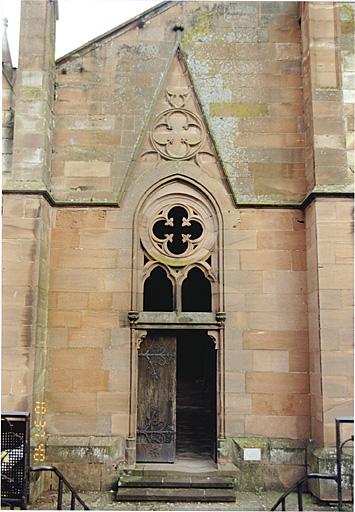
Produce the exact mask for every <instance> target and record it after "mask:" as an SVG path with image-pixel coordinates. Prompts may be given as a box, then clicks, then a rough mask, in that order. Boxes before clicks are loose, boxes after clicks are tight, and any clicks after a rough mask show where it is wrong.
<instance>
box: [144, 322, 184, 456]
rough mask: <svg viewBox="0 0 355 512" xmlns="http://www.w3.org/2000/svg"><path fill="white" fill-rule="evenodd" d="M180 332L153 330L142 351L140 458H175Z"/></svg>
mask: <svg viewBox="0 0 355 512" xmlns="http://www.w3.org/2000/svg"><path fill="white" fill-rule="evenodd" d="M175 444H176V336H174V335H171V334H168V333H167V334H165V333H164V332H162V331H150V332H149V333H148V335H147V337H146V339H145V340H144V341H143V342H142V344H141V346H140V349H139V352H138V410H137V462H174V461H175Z"/></svg>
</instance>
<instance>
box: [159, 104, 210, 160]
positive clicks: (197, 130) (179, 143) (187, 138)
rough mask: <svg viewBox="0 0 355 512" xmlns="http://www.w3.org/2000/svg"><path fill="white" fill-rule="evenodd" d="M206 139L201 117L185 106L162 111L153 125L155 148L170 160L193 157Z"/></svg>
mask: <svg viewBox="0 0 355 512" xmlns="http://www.w3.org/2000/svg"><path fill="white" fill-rule="evenodd" d="M203 141H204V130H203V127H202V124H201V121H200V119H199V118H198V117H197V116H196V115H195V114H194V113H193V112H190V111H189V110H186V109H184V108H172V109H169V110H166V111H165V112H162V113H161V114H160V115H159V116H158V117H157V120H156V122H155V125H154V127H153V131H152V135H151V142H152V145H153V147H154V149H155V150H156V151H157V152H158V153H159V154H160V155H162V156H163V157H165V158H168V159H170V160H187V159H189V158H191V157H193V156H194V155H195V154H196V153H197V152H198V150H199V149H200V148H201V145H202V143H203Z"/></svg>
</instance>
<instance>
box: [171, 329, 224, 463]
mask: <svg viewBox="0 0 355 512" xmlns="http://www.w3.org/2000/svg"><path fill="white" fill-rule="evenodd" d="M176 427H177V428H176V430H177V439H176V455H177V456H178V457H179V458H191V457H196V456H199V457H202V458H212V459H213V460H216V350H215V347H214V343H213V342H212V340H211V338H210V337H209V336H208V335H207V333H206V332H205V331H199V330H194V331H184V332H181V333H179V334H178V335H177V389H176Z"/></svg>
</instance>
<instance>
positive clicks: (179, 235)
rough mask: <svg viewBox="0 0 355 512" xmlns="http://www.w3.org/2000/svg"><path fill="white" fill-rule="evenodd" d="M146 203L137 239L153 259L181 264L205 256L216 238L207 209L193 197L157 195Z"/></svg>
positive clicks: (202, 258) (211, 218) (173, 264)
mask: <svg viewBox="0 0 355 512" xmlns="http://www.w3.org/2000/svg"><path fill="white" fill-rule="evenodd" d="M159 203H160V205H159V204H158V205H157V204H156V201H153V202H152V203H150V204H149V205H147V206H146V208H145V211H144V213H143V217H142V219H141V223H140V239H141V243H142V246H143V247H144V249H145V250H146V252H147V254H148V255H149V256H150V257H151V258H152V259H153V260H155V261H160V262H161V263H164V264H165V265H169V266H172V267H182V266H186V265H189V264H191V263H195V262H197V261H204V260H206V259H207V258H208V257H209V256H210V255H211V252H212V250H213V246H214V243H215V240H216V226H215V222H214V219H213V216H212V215H211V212H210V211H209V209H208V208H207V207H206V205H205V204H204V203H203V202H202V201H200V200H199V199H197V198H192V197H189V198H188V197H183V196H182V195H180V194H178V195H175V197H171V196H170V197H165V198H164V199H163V198H161V199H160V201H159Z"/></svg>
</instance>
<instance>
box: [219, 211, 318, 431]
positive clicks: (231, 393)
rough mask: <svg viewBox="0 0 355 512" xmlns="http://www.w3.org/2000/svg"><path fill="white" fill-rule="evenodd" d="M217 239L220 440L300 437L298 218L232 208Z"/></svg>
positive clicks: (304, 387)
mask: <svg viewBox="0 0 355 512" xmlns="http://www.w3.org/2000/svg"><path fill="white" fill-rule="evenodd" d="M232 225H233V227H232ZM225 238H226V252H225V264H226V270H225V283H226V285H225V300H226V302H225V304H226V311H227V321H226V374H225V379H226V423H227V425H226V429H227V434H228V435H237V434H243V433H245V434H249V435H252V434H254V435H264V436H270V437H274V436H275V437H288V438H305V437H308V436H309V380H308V332H307V331H308V326H307V283H306V272H305V270H306V261H305V231H304V216H303V213H302V212H300V211H294V210H278V211H277V210H272V209H271V210H266V209H260V210H259V209H258V210H240V211H237V212H235V213H234V214H233V223H231V228H230V229H227V230H226V232H225Z"/></svg>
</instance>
